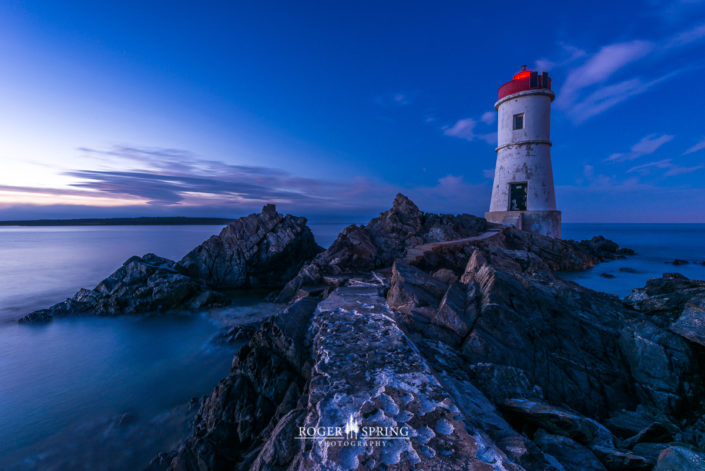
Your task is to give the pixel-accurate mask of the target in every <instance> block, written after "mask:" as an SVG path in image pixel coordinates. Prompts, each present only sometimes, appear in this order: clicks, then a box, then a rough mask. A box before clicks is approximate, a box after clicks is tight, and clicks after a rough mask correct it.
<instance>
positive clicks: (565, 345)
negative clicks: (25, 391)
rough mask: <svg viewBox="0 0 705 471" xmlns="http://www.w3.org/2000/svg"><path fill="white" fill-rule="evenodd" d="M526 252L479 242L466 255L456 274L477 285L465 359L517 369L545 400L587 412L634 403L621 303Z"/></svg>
mask: <svg viewBox="0 0 705 471" xmlns="http://www.w3.org/2000/svg"><path fill="white" fill-rule="evenodd" d="M534 236H536V235H534ZM554 240H555V239H554ZM494 244H495V245H496V241H495V242H494ZM565 250H568V248H565ZM537 252H538V253H541V252H540V251H537ZM525 253H526V252H525ZM529 253H530V254H531V256H530V257H525V258H519V259H518V258H517V254H518V253H517V252H516V251H507V250H506V249H499V248H497V247H494V248H489V249H485V248H483V247H478V248H477V249H476V251H475V252H474V253H473V254H472V255H471V256H470V259H469V261H468V265H467V267H466V272H465V274H464V275H463V277H462V278H461V280H462V281H463V282H465V283H474V284H475V285H477V287H478V295H477V297H478V299H479V301H478V303H477V306H478V314H477V319H476V321H475V322H474V324H473V329H472V331H471V332H470V333H469V334H468V335H467V337H466V339H465V340H464V341H463V345H462V347H461V349H462V352H463V355H464V356H465V357H466V358H467V359H468V361H469V362H471V363H480V362H482V363H493V364H500V365H508V366H513V367H516V368H519V369H521V370H523V371H525V372H527V373H528V374H529V375H530V376H529V380H530V382H531V383H533V384H537V385H538V386H540V387H541V388H542V389H543V392H544V394H545V397H546V398H547V399H548V400H549V401H550V402H553V403H564V404H568V405H569V406H570V407H572V408H574V409H576V410H578V411H580V412H582V413H584V414H586V415H594V416H597V417H599V416H601V415H602V414H606V412H607V411H610V410H618V409H621V408H625V407H628V406H629V405H631V406H635V405H636V404H635V403H634V400H633V386H632V384H631V373H630V369H629V365H628V364H627V363H626V362H625V361H624V356H623V354H622V353H621V351H620V345H619V343H618V338H619V332H620V330H621V328H622V327H623V324H624V316H625V315H627V312H626V311H627V310H626V309H625V307H624V306H623V304H622V303H621V302H619V300H618V299H616V298H615V297H612V296H609V295H605V294H601V293H596V292H593V291H589V290H586V289H583V288H580V287H578V286H577V285H574V284H571V283H568V282H564V281H562V280H560V279H559V278H557V277H556V276H555V275H554V274H553V273H552V272H551V270H550V269H549V266H548V264H547V263H545V262H544V260H543V259H541V258H539V257H538V256H537V255H535V252H534V251H531V252H529ZM549 256H550V257H553V256H552V255H549ZM521 257H523V255H522V256H521ZM586 257H587V256H586ZM566 258H571V257H566ZM573 258H574V259H582V255H576V256H575V257H573ZM551 263H552V264H553V263H554V262H551ZM567 359H571V360H567ZM606 378H610V379H609V380H607V379H606Z"/></svg>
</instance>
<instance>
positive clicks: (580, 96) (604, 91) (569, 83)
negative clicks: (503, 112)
mask: <svg viewBox="0 0 705 471" xmlns="http://www.w3.org/2000/svg"><path fill="white" fill-rule="evenodd" d="M704 38H705V24H701V25H697V26H695V27H691V28H689V29H687V30H684V31H680V32H678V33H676V34H674V35H672V36H670V37H667V38H664V39H662V40H660V41H647V40H639V39H635V40H632V41H623V42H618V43H613V44H608V45H605V46H602V47H601V48H600V49H599V50H597V52H595V53H594V54H592V55H584V56H585V58H586V59H585V60H584V61H583V62H582V63H581V64H580V65H578V66H577V67H575V68H573V69H572V70H570V71H569V72H568V75H567V77H566V79H565V81H564V83H563V86H562V87H561V88H560V90H559V91H558V94H557V99H556V102H555V105H556V107H557V108H558V109H560V110H562V111H564V112H565V113H566V114H567V115H568V116H569V117H570V118H571V119H572V120H573V121H574V122H576V123H582V122H583V121H585V120H587V119H589V118H591V117H593V116H596V115H598V114H600V113H603V112H605V111H607V110H608V109H610V108H612V107H614V106H615V105H617V104H619V103H622V102H624V101H626V100H627V99H629V98H631V97H634V96H636V95H640V94H642V93H645V92H646V91H648V90H650V89H651V88H653V87H654V86H656V85H658V84H660V83H662V82H665V81H667V80H670V79H672V78H674V77H677V76H678V75H680V74H682V73H684V72H686V71H688V70H693V68H695V67H698V66H697V65H696V66H691V65H688V66H686V67H682V68H680V69H676V70H672V71H669V72H667V73H665V74H661V75H658V76H654V74H653V72H652V70H663V69H662V68H650V69H644V68H643V67H641V73H640V71H639V69H640V68H639V67H638V65H639V64H642V63H644V61H647V60H649V61H650V62H652V63H653V62H654V61H655V60H663V59H665V58H667V57H668V56H669V55H670V54H671V53H672V51H674V50H676V49H677V48H681V47H684V46H686V45H688V44H691V43H694V42H696V41H699V40H702V39H704ZM577 58H578V59H579V58H583V55H579V56H577ZM574 60H575V59H574ZM572 62H573V61H569V62H557V63H552V62H551V61H549V60H548V59H541V60H540V61H537V66H538V65H543V66H548V65H552V66H558V65H560V66H565V65H567V64H571V63H572ZM625 74H628V75H627V76H626V77H624V75H625ZM620 75H621V76H622V77H621V78H620V77H619V76H620ZM629 75H631V77H630V76H629ZM615 79H616V80H615Z"/></svg>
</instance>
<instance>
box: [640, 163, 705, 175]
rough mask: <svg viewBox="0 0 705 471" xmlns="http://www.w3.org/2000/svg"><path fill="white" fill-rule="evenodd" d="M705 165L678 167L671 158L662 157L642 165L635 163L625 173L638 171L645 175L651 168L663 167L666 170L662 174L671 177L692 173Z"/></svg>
mask: <svg viewBox="0 0 705 471" xmlns="http://www.w3.org/2000/svg"><path fill="white" fill-rule="evenodd" d="M703 167H705V165H694V166H692V167H680V166H678V165H675V164H674V163H673V161H672V159H664V160H659V161H656V162H649V163H646V164H642V165H637V166H636V167H632V168H630V169H629V170H627V173H634V172H638V173H640V174H642V175H646V174H648V173H649V172H650V170H651V169H654V168H657V169H664V170H666V172H664V174H663V175H664V176H666V177H673V176H677V175H685V174H688V173H693V172H696V171H698V170H700V169H701V168H703Z"/></svg>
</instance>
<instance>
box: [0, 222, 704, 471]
mask: <svg viewBox="0 0 705 471" xmlns="http://www.w3.org/2000/svg"><path fill="white" fill-rule="evenodd" d="M351 222H356V223H359V221H351ZM346 225H347V224H346V223H341V222H325V221H318V222H312V223H311V224H310V226H311V228H312V230H313V232H314V235H315V236H316V240H317V241H318V243H319V244H320V245H322V246H324V247H326V246H328V245H329V244H330V243H331V242H332V241H333V240H334V239H335V237H336V235H337V234H338V232H339V231H340V230H342V229H343V227H344V226H346ZM220 229H221V227H219V226H91V227H0V469H8V470H17V471H19V470H35V469H41V470H63V469H91V470H97V469H100V470H120V469H141V468H143V467H144V466H145V465H146V464H147V463H148V462H149V460H150V459H151V458H152V457H154V456H155V455H156V454H157V453H159V452H160V451H166V450H169V449H171V448H173V447H174V446H175V445H176V444H177V443H178V441H179V440H180V439H181V438H183V436H184V435H185V434H186V433H187V431H188V429H189V425H190V423H191V421H192V419H193V415H194V412H195V410H196V404H197V403H196V401H195V399H194V398H198V397H201V396H203V395H205V394H208V393H209V392H210V391H211V390H212V388H213V387H214V386H215V385H216V384H217V383H218V381H219V380H220V379H221V378H223V377H224V376H226V375H227V373H228V370H229V369H230V366H231V362H232V357H233V354H234V352H235V351H236V349H237V348H238V347H239V346H238V345H236V344H235V345H233V344H228V343H225V342H223V341H222V339H221V336H220V333H221V332H222V331H223V329H224V328H226V327H227V325H229V324H231V323H233V322H235V321H236V320H237V319H239V318H241V317H245V316H253V315H266V314H267V313H269V312H274V311H275V310H276V308H277V306H275V305H271V304H268V303H263V302H260V301H258V300H256V299H252V298H245V297H243V299H241V300H239V301H238V302H237V303H235V306H233V307H229V308H225V309H220V310H213V311H204V312H202V313H199V314H197V315H193V316H157V317H144V316H123V317H116V318H105V317H80V318H73V319H60V320H55V321H53V322H50V323H48V324H42V325H25V324H18V323H17V319H19V318H20V317H21V316H23V315H24V314H27V313H29V312H31V311H33V310H36V309H40V308H43V307H46V306H49V305H51V304H53V303H56V302H59V301H62V300H63V299H65V298H66V297H68V296H71V295H72V294H73V293H74V292H76V291H77V289H79V288H81V287H88V288H90V287H93V286H95V285H96V284H97V283H98V282H99V281H100V280H102V279H103V278H105V277H106V276H107V275H109V274H110V273H112V272H113V271H114V270H115V269H117V268H118V267H119V266H120V265H121V264H122V262H123V261H124V260H126V259H127V258H129V257H130V256H132V255H143V254H146V253H149V252H152V253H156V254H157V255H160V256H163V257H166V258H171V259H179V258H181V257H182V256H183V255H185V254H186V253H187V252H188V251H189V250H190V249H192V248H193V247H195V246H196V245H198V244H199V243H200V242H202V241H203V240H205V239H207V238H208V237H209V236H211V235H213V234H216V233H218V232H219V231H220ZM598 234H599V235H604V236H605V237H607V238H609V239H612V240H614V241H615V242H617V243H618V244H619V245H620V246H623V247H629V248H632V249H634V250H635V252H636V255H634V256H630V257H627V258H625V259H621V260H615V261H612V262H607V263H602V264H599V265H598V266H596V267H594V268H592V269H590V270H587V271H583V272H576V273H561V275H560V276H562V277H564V278H565V279H569V280H572V281H574V282H576V283H579V284H581V285H583V286H586V287H588V288H591V289H595V290H599V291H605V292H608V293H612V294H614V295H617V296H620V297H623V296H626V295H628V294H629V293H630V292H631V290H632V289H633V288H636V287H641V286H643V285H644V283H645V282H646V281H647V280H648V279H649V278H654V277H659V276H661V275H662V274H663V273H666V272H678V273H681V274H683V275H685V276H687V277H689V278H695V279H705V265H703V264H702V263H703V262H704V261H705V246H704V245H705V224H564V226H563V238H565V239H577V240H582V239H589V238H591V237H592V236H594V235H598ZM674 259H682V260H686V261H688V262H689V263H688V264H685V265H680V266H674V265H673V264H671V263H669V262H672V261H673V260H674Z"/></svg>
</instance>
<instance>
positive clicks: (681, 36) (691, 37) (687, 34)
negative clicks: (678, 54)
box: [666, 23, 705, 48]
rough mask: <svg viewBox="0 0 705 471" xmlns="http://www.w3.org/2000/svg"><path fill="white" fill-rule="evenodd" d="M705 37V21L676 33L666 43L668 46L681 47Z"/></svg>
mask: <svg viewBox="0 0 705 471" xmlns="http://www.w3.org/2000/svg"><path fill="white" fill-rule="evenodd" d="M702 38H705V23H703V24H700V25H698V26H696V27H694V28H691V29H689V30H686V31H683V32H681V33H678V34H676V35H675V36H674V37H672V38H671V39H670V41H668V43H667V44H666V47H667V48H672V47H680V46H685V45H688V44H690V43H692V42H695V41H698V40H700V39H702Z"/></svg>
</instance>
